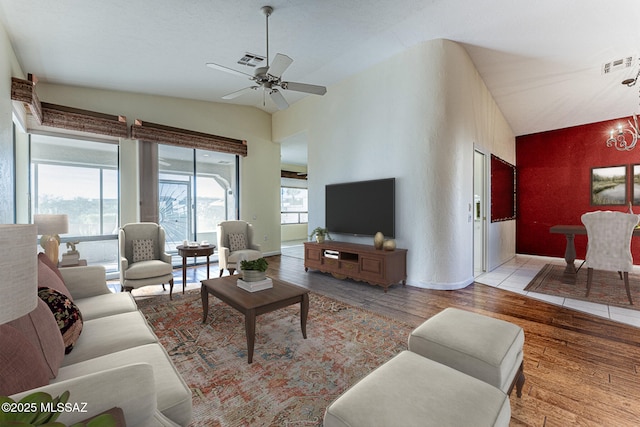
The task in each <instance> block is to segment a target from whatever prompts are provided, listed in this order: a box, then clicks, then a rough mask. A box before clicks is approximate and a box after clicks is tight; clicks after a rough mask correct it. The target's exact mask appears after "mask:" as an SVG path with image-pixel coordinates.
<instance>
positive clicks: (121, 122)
mask: <svg viewBox="0 0 640 427" xmlns="http://www.w3.org/2000/svg"><path fill="white" fill-rule="evenodd" d="M36 81H37V80H36V78H35V76H32V75H29V79H28V80H24V79H18V78H16V77H12V78H11V99H12V100H14V101H19V102H23V103H25V104H27V105H28V106H29V110H30V111H31V114H32V115H33V116H34V117H35V119H36V121H37V122H38V124H39V125H43V126H50V127H55V128H60V129H68V130H73V131H81V132H89V133H94V134H99V135H109V136H114V137H118V138H133V139H140V140H144V141H149V142H156V143H160V144H171V145H178V146H181V147H189V148H199V149H203V150H212V151H219V152H222V153H230V154H236V155H239V156H246V155H247V141H243V140H240V139H233V138H227V137H224V136H217V135H211V134H207V133H202V132H195V131H190V130H186V129H180V128H174V127H169V126H164V125H159V124H155V123H149V122H142V121H141V120H136V121H135V123H134V124H133V125H131V132H129V128H128V127H127V119H126V117H124V116H114V115H109V114H103V113H97V112H94V111H87V110H80V109H77V108H72V107H65V106H62V105H56V104H49V103H46V102H40V100H39V99H38V95H37V94H36V90H35V86H36Z"/></svg>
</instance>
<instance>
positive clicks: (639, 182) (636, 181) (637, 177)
mask: <svg viewBox="0 0 640 427" xmlns="http://www.w3.org/2000/svg"><path fill="white" fill-rule="evenodd" d="M631 167H632V168H633V176H632V177H631V194H632V197H633V204H634V205H636V206H637V205H640V165H633V166H631Z"/></svg>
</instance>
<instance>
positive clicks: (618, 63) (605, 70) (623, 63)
mask: <svg viewBox="0 0 640 427" xmlns="http://www.w3.org/2000/svg"><path fill="white" fill-rule="evenodd" d="M632 65H633V56H625V57H624V58H619V59H615V60H613V61H610V62H607V63H606V64H603V65H602V74H610V73H613V72H614V71H619V70H624V69H627V68H631V66H632Z"/></svg>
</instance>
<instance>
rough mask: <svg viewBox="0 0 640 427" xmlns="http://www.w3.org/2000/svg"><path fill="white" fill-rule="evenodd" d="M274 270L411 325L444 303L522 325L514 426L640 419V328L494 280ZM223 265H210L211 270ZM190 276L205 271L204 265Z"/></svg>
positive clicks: (283, 265) (287, 263) (297, 265)
mask: <svg viewBox="0 0 640 427" xmlns="http://www.w3.org/2000/svg"><path fill="white" fill-rule="evenodd" d="M268 261H269V271H268V274H269V275H270V276H271V277H275V278H279V279H281V280H285V281H288V282H291V283H295V284H297V285H300V286H304V287H306V288H308V289H310V290H311V291H313V292H317V293H319V294H323V295H326V296H329V297H333V298H335V299H337V300H340V301H342V302H344V303H348V304H352V305H356V306H360V307H363V308H365V309H367V310H371V311H374V312H377V313H380V314H383V315H385V316H392V317H394V318H396V319H399V320H402V321H404V322H406V323H407V324H409V325H411V326H418V325H419V324H421V323H422V322H423V321H424V320H425V319H427V318H428V317H430V316H433V315H434V314H436V313H438V312H439V311H440V310H442V309H444V308H446V307H458V308H462V309H466V310H470V311H474V312H477V313H481V314H485V315H488V316H492V317H496V318H499V319H503V320H506V321H509V322H512V323H515V324H517V325H519V326H521V327H522V328H523V329H524V331H525V345H524V369H525V375H526V382H525V386H524V390H523V395H522V398H517V397H516V396H515V393H513V395H512V396H511V411H512V419H511V425H512V426H521V425H530V426H567V425H581V426H639V425H640V375H639V373H638V370H639V367H640V329H639V328H635V327H632V326H628V325H623V324H620V323H616V322H613V321H611V320H607V319H604V318H600V317H597V316H593V315H589V314H585V313H581V312H578V311H573V310H571V309H567V308H562V307H559V306H555V305H551V304H548V303H545V302H542V301H539V300H534V299H531V298H527V297H525V296H522V295H520V294H516V293H512V292H509V291H505V290H502V289H498V288H494V287H491V286H486V285H481V284H473V285H470V286H468V287H467V288H465V289H462V290H457V291H434V290H427V289H419V288H415V287H411V286H406V287H402V286H401V285H396V286H393V287H390V288H389V291H388V292H387V293H384V292H383V290H382V288H379V287H374V286H371V285H368V284H365V283H358V282H354V281H351V280H345V281H343V280H337V279H334V278H333V277H331V276H330V275H328V274H323V273H319V272H315V271H309V272H306V273H305V271H304V265H303V264H304V262H303V260H301V259H299V258H294V257H289V256H276V257H269V258H268ZM217 274H218V270H217V269H216V268H215V267H213V266H212V268H211V275H212V277H216V276H217ZM190 275H194V276H196V277H193V278H190V279H189V281H192V280H193V279H197V280H201V279H204V278H206V277H205V275H206V270H205V267H197V268H196V269H193V270H192V271H190Z"/></svg>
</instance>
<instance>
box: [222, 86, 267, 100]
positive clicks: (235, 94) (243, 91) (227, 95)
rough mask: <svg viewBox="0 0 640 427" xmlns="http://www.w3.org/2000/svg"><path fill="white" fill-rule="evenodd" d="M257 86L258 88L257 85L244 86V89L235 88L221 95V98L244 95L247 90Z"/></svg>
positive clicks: (254, 88)
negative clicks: (235, 89) (233, 90)
mask: <svg viewBox="0 0 640 427" xmlns="http://www.w3.org/2000/svg"><path fill="white" fill-rule="evenodd" d="M258 88H259V86H249V87H245V88H244V89H240V90H237V91H235V92H231V93H228V94H226V95H225V96H223V97H222V99H234V98H237V97H239V96H240V95H244V94H245V93H247V92H249V91H251V90H256V89H258Z"/></svg>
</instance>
